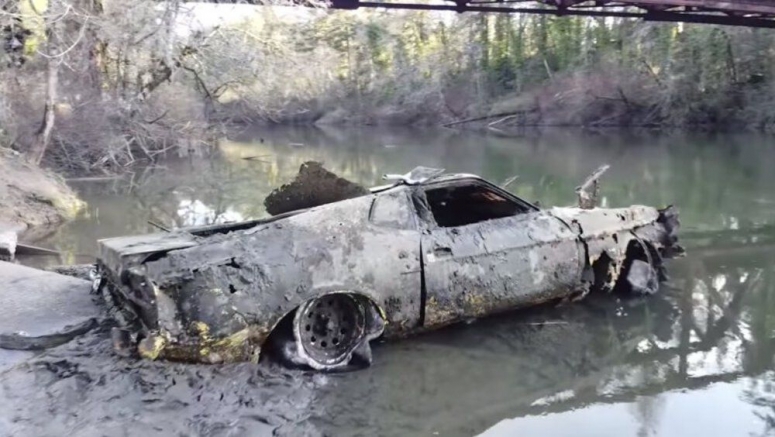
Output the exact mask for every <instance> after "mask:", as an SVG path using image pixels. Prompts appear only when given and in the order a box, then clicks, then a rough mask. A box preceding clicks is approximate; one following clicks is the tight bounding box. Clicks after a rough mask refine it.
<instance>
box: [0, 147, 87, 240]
mask: <svg viewBox="0 0 775 437" xmlns="http://www.w3.org/2000/svg"><path fill="white" fill-rule="evenodd" d="M81 205H82V202H81V201H80V200H79V199H78V197H77V196H76V195H75V193H73V191H72V190H71V189H70V188H69V187H68V186H67V185H65V183H64V181H62V180H61V179H60V178H59V177H57V176H56V175H55V174H53V173H51V172H48V171H46V170H42V169H40V168H38V167H35V166H33V165H30V164H28V163H26V162H25V161H24V160H23V159H22V157H21V156H19V155H18V154H17V153H15V152H13V151H11V150H9V149H4V148H0V231H1V230H10V229H13V230H16V231H24V230H27V231H26V233H27V234H29V233H30V232H31V231H32V232H34V231H35V230H36V229H35V228H48V227H51V226H54V225H57V224H59V223H61V222H63V221H65V220H67V219H69V218H72V217H73V216H74V215H75V213H76V212H77V211H78V209H80V207H81Z"/></svg>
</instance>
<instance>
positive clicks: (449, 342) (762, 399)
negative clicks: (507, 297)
mask: <svg viewBox="0 0 775 437" xmlns="http://www.w3.org/2000/svg"><path fill="white" fill-rule="evenodd" d="M689 243H690V247H693V244H691V242H689ZM718 249H723V248H720V247H716V249H714V250H707V251H706V250H703V249H702V248H699V247H697V248H695V251H694V252H692V255H691V256H690V257H687V258H685V259H682V260H679V261H677V262H674V263H672V265H671V271H672V274H673V280H672V281H671V283H670V284H669V286H667V287H665V288H664V289H663V290H662V292H661V294H660V295H658V296H654V297H652V298H648V299H622V300H617V299H614V298H612V297H611V296H597V297H595V298H592V299H589V300H588V301H585V302H583V303H581V304H576V305H568V306H564V307H559V308H545V309H542V310H540V311H533V310H530V311H522V312H519V313H517V314H511V315H508V316H503V317H499V318H497V319H495V320H483V321H480V322H477V323H475V324H473V325H470V326H465V327H456V328H452V329H450V330H447V331H441V332H437V333H432V334H428V335H425V336H422V337H420V338H417V339H411V340H408V341H404V342H402V343H400V344H391V345H388V346H385V347H383V348H380V349H378V350H377V356H376V366H375V367H374V368H372V369H370V370H368V371H366V372H362V373H358V374H353V375H346V376H343V377H339V378H337V384H336V385H335V386H334V388H333V389H332V390H331V391H330V392H327V393H325V394H324V395H323V397H322V399H321V402H322V404H323V405H325V406H326V409H325V412H324V416H322V417H319V418H318V419H317V420H318V421H319V424H320V426H321V427H322V428H323V429H324V430H329V431H330V432H332V433H333V434H335V435H343V434H341V433H340V432H339V431H341V430H342V429H347V430H352V432H347V433H345V434H344V435H359V433H360V434H361V435H366V434H368V432H369V430H373V429H378V430H380V431H381V432H380V433H379V435H395V436H399V435H444V436H466V435H474V434H478V433H480V432H484V431H485V430H487V429H488V428H491V427H492V429H491V430H489V431H487V432H484V434H483V435H484V436H488V437H493V436H511V435H571V434H573V435H577V430H576V427H578V426H579V425H581V424H580V423H577V416H578V415H574V414H569V413H570V412H573V411H576V410H578V411H580V412H582V413H580V414H582V415H583V414H584V413H583V411H586V410H590V411H598V412H600V413H601V414H602V412H603V411H605V416H597V417H595V419H594V420H595V422H586V423H585V424H583V426H585V427H586V431H584V432H586V433H587V434H588V435H601V434H602V435H687V434H688V435H698V434H699V433H700V431H702V430H706V431H710V433H711V434H713V435H747V434H748V432H749V431H750V432H753V433H755V434H756V435H759V434H766V433H767V432H769V431H771V430H772V424H773V423H775V403H773V400H774V398H775V396H774V393H773V388H775V386H773V384H772V369H773V362H772V359H773V351H774V350H773V347H775V332H774V331H773V328H775V324H773V318H775V317H774V316H773V314H775V266H773V265H772V260H773V259H775V248H773V247H771V246H765V247H750V248H749V250H746V251H738V252H737V253H734V254H733V255H731V256H727V255H723V254H722V253H723V251H722V252H719V251H718ZM719 278H724V279H723V280H719ZM719 387H720V388H719ZM719 390H720V394H719V393H716V392H717V391H719ZM687 392H697V393H701V394H702V396H706V397H708V399H713V402H712V403H710V404H711V405H707V404H708V402H697V401H696V399H692V400H691V401H684V400H683V398H682V397H681V396H682V395H681V393H687ZM741 404H743V405H748V406H747V407H745V408H741V407H740V405H741ZM364 405H366V406H364ZM606 405H612V406H616V408H614V407H611V408H608V407H605V406H606ZM627 405H629V408H620V407H621V406H627ZM668 405H669V407H668ZM700 405H702V406H701V407H700ZM735 410H739V411H738V414H737V415H736V417H727V415H729V414H732V415H734V414H735V413H734V411H735ZM677 411H680V412H681V414H682V415H684V420H685V421H686V422H685V423H684V424H683V425H681V426H680V429H676V428H674V427H673V425H674V419H675V417H674V416H675V415H676V412H677ZM754 413H756V414H758V415H759V416H760V417H761V420H753V421H752V419H756V417H757V416H755V415H754ZM545 415H549V416H548V417H552V420H551V421H544V422H539V423H531V420H534V419H535V418H537V417H541V416H545ZM566 415H567V417H566ZM592 416H595V415H594V414H593V415H592ZM665 416H669V417H667V418H666V419H665ZM708 416H710V418H707V419H703V420H704V422H703V421H702V420H700V419H699V418H700V417H708ZM714 417H715V418H717V419H714ZM354 418H357V419H358V421H357V425H355V426H354V425H353V424H352V422H353V420H354ZM505 418H508V420H506V421H503V422H501V421H502V420H503V419H505ZM518 418H524V420H520V419H518ZM588 419H589V417H588ZM663 419H665V420H664V423H663ZM718 420H721V421H726V422H729V423H734V424H735V426H739V424H740V423H741V422H744V423H745V427H744V428H732V429H734V430H735V431H734V432H733V433H731V434H723V433H722V434H718V433H715V432H713V429H712V427H711V425H710V424H712V423H715V422H716V421H718ZM525 421H527V422H529V424H530V426H529V427H527V428H526V426H527V425H525V423H526V422H525ZM499 422H500V423H499ZM496 424H497V425H496ZM493 425H495V426H493ZM666 426H667V428H666ZM353 427H354V429H353ZM722 428H723V427H722ZM527 429H529V430H530V432H525V431H526V430H527ZM726 429H729V427H727V428H726ZM593 430H594V432H592V431H593ZM613 430H620V431H622V432H621V433H616V432H613ZM335 431H336V432H335ZM584 432H582V433H581V434H582V435H584ZM436 433H438V434H436Z"/></svg>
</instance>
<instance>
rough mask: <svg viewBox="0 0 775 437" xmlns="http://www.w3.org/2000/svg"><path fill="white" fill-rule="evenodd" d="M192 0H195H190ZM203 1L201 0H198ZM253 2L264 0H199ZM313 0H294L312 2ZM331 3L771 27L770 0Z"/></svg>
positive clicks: (332, 2)
mask: <svg viewBox="0 0 775 437" xmlns="http://www.w3.org/2000/svg"><path fill="white" fill-rule="evenodd" d="M194 1H197V0H194ZM198 1H202V0H198ZM204 1H209V2H212V3H245V2H247V3H254V4H263V3H265V2H264V1H263V0H204ZM316 1H317V0H296V1H295V3H297V4H300V5H313V4H317V3H314V2H316ZM326 1H327V3H328V5H329V6H330V7H331V8H333V9H358V8H389V9H415V10H437V11H456V12H499V13H525V14H543V15H555V16H587V17H621V18H638V19H643V20H647V21H664V22H684V23H706V24H722V25H731V26H747V27H765V28H775V0H726V1H723V0H619V1H613V0H436V1H434V2H418V1H416V0H376V1H374V0H326Z"/></svg>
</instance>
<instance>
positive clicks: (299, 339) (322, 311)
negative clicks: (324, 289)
mask: <svg viewBox="0 0 775 437" xmlns="http://www.w3.org/2000/svg"><path fill="white" fill-rule="evenodd" d="M368 310H369V308H368V307H367V305H365V304H364V299H362V298H360V297H358V296H355V295H352V294H348V293H332V294H327V295H324V296H321V297H318V298H316V299H312V300H309V301H307V302H305V303H304V304H302V305H301V306H300V307H299V308H298V310H297V311H296V315H295V316H294V321H293V334H294V339H295V343H296V352H297V356H298V358H299V359H300V361H302V362H303V363H304V364H306V365H308V366H309V367H312V368H313V369H318V370H333V369H337V368H341V367H344V366H347V365H348V364H349V363H350V361H351V360H352V358H353V354H354V353H355V352H356V351H357V350H359V349H363V348H364V347H365V348H368V342H369V340H370V339H371V338H372V337H373V336H372V335H369V334H370V333H371V331H373V328H372V327H370V326H369V322H370V320H371V316H372V315H371V314H370V313H369V312H368ZM379 331H380V332H379V333H381V331H382V329H381V327H380V330H379ZM367 353H368V355H369V360H370V355H371V353H370V350H369V351H367Z"/></svg>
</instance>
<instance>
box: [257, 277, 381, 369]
mask: <svg viewBox="0 0 775 437" xmlns="http://www.w3.org/2000/svg"><path fill="white" fill-rule="evenodd" d="M335 293H342V294H349V295H352V296H353V297H354V298H356V299H358V300H361V302H363V303H364V304H366V305H371V306H372V307H373V308H374V309H375V310H376V313H377V314H379V316H380V317H381V318H382V320H383V321H387V314H386V313H385V310H384V309H383V308H382V307H381V306H380V305H379V304H378V303H377V302H376V301H375V300H374V299H372V298H371V297H370V296H368V295H366V294H363V293H359V292H354V291H332V292H327V293H321V294H319V295H316V296H314V297H310V298H309V299H305V300H304V301H302V302H300V303H299V304H298V305H296V306H294V307H293V308H291V309H290V310H288V311H286V313H285V314H284V315H283V316H282V317H280V319H279V320H278V321H277V322H275V324H274V325H273V326H272V328H271V329H270V330H269V335H268V336H267V337H266V339H265V340H264V343H263V344H264V345H265V346H268V349H269V350H276V349H277V348H278V347H281V345H282V343H283V342H285V341H288V340H293V319H294V317H295V316H296V311H298V310H299V308H300V307H301V306H302V305H303V304H304V303H306V302H308V301H310V300H312V299H317V298H319V297H321V296H326V295H329V294H335ZM367 323H368V322H367ZM264 355H265V354H262V356H264ZM270 355H271V353H270Z"/></svg>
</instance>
